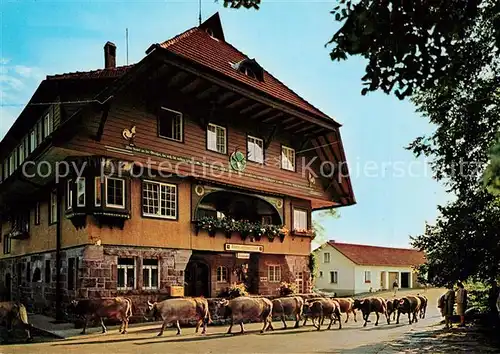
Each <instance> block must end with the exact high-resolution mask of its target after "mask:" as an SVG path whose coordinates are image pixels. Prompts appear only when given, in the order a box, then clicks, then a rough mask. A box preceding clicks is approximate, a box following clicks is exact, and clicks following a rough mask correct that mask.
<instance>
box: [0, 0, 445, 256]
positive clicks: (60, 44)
mask: <svg viewBox="0 0 500 354" xmlns="http://www.w3.org/2000/svg"><path fill="white" fill-rule="evenodd" d="M333 3H334V2H331V3H326V2H310V3H309V2H283V1H273V2H269V1H266V0H264V1H263V4H262V8H261V10H259V11H258V12H256V11H246V10H240V11H235V10H231V9H224V8H223V6H222V0H220V1H219V4H217V3H214V2H213V1H212V0H210V1H203V2H202V12H203V19H206V18H207V17H208V16H210V15H211V14H213V13H214V12H216V11H219V12H220V14H221V18H222V24H223V27H224V31H225V35H226V40H227V41H228V42H230V43H231V44H233V45H235V46H236V47H237V48H239V49H240V50H241V51H243V52H244V53H246V54H247V55H249V56H250V57H252V58H253V57H254V58H256V60H257V61H258V62H259V63H260V64H261V65H262V66H263V67H265V68H266V69H267V70H268V71H270V72H271V73H272V74H274V75H275V76H277V77H278V78H279V79H280V80H281V81H283V82H284V83H285V84H287V85H288V86H289V87H290V88H292V89H293V90H294V91H296V92H297V93H298V94H300V95H301V96H302V97H304V98H305V99H307V100H308V101H310V102H311V103H312V104H314V105H315V106H316V107H318V108H320V109H321V110H322V111H324V112H325V113H327V114H328V115H330V116H332V117H334V118H335V119H336V120H337V121H338V122H340V123H341V124H342V125H343V127H342V128H341V134H342V139H343V142H344V148H345V151H346V155H347V159H348V162H349V166H350V172H351V174H352V177H351V178H352V183H353V187H354V193H355V195H356V199H357V202H358V204H357V205H354V206H350V207H346V208H341V209H340V214H341V217H340V218H339V219H335V220H329V219H326V220H325V219H321V223H322V224H323V226H324V227H325V228H326V235H325V236H326V238H328V239H335V240H336V241H342V242H353V243H366V244H373V245H387V246H396V247H408V245H409V235H416V234H419V233H421V232H422V231H423V228H424V222H425V221H429V222H432V221H434V220H435V218H436V216H437V211H436V205H438V204H442V203H444V202H445V201H446V200H448V197H447V195H446V193H445V191H444V188H443V187H441V186H440V185H439V184H437V182H436V181H434V180H433V179H432V176H431V172H430V169H429V168H428V167H427V166H426V163H425V161H423V160H415V159H414V157H413V156H412V154H411V153H410V152H409V151H406V150H404V146H406V145H407V144H408V143H409V142H411V141H412V139H413V138H415V137H416V136H419V135H422V134H425V133H428V132H431V131H432V129H433V127H432V126H430V125H429V124H428V123H427V120H426V119H425V118H423V117H420V116H418V115H417V114H416V113H415V112H414V111H415V109H414V107H413V106H412V105H411V103H409V102H401V101H399V100H397V98H395V97H394V96H387V95H385V94H382V93H370V94H369V95H368V96H364V97H363V96H361V94H360V91H361V87H362V86H361V81H360V78H361V76H362V75H363V73H364V61H363V60H362V59H360V58H354V59H350V60H348V61H346V62H340V63H338V62H332V61H330V59H329V55H328V54H329V49H328V48H325V43H326V42H327V41H328V40H329V39H330V37H331V35H333V33H334V32H335V30H336V29H337V28H338V25H337V24H336V23H335V21H334V20H333V16H332V15H330V14H329V11H330V10H331V8H332V7H333V5H332V4H333ZM0 6H1V9H0V10H1V13H2V20H1V33H0V36H1V42H0V45H1V48H0V64H1V68H0V70H1V71H0V95H1V96H0V98H1V101H2V106H1V107H0V138H1V137H3V136H4V134H5V133H6V132H7V130H8V129H9V127H10V125H11V124H12V122H13V121H14V119H15V118H16V117H17V115H18V114H19V112H20V111H21V110H22V108H23V104H25V103H26V102H27V101H28V99H29V98H30V97H31V94H32V93H33V92H34V90H35V89H36V87H37V86H38V84H39V82H40V81H41V80H42V79H43V78H44V77H45V75H49V74H56V73H62V72H69V71H85V70H91V69H97V68H102V67H103V62H104V59H103V46H104V43H105V42H106V41H108V40H109V41H112V42H114V43H115V44H116V45H117V47H118V49H117V55H118V59H117V62H118V65H124V64H126V52H125V28H128V29H129V62H130V63H134V62H137V61H139V60H140V59H141V58H142V57H143V56H144V52H145V50H146V49H147V48H148V47H149V45H150V44H152V43H157V42H161V41H163V40H165V39H168V38H170V37H172V36H174V35H176V34H178V33H180V32H182V31H184V30H186V29H188V28H190V27H192V26H195V25H197V19H198V1H197V0H195V1H166V2H160V1H148V2H137V1H134V2H128V1H124V2H115V1H98V2H94V1H88V2H73V1H71V2H59V1H47V2H45V1H25V2H22V3H20V2H17V1H16V2H14V1H12V2H8V1H2V2H1V3H0Z"/></svg>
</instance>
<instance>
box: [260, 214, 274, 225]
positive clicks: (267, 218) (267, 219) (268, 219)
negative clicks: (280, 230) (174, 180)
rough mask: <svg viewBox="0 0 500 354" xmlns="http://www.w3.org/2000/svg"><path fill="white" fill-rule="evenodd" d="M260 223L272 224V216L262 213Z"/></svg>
mask: <svg viewBox="0 0 500 354" xmlns="http://www.w3.org/2000/svg"><path fill="white" fill-rule="evenodd" d="M261 223H262V225H272V224H273V217H272V216H271V215H263V216H262V218H261Z"/></svg>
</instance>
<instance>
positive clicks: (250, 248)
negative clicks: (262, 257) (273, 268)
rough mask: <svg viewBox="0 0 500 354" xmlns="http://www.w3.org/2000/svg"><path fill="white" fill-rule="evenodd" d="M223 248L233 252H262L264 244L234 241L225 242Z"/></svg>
mask: <svg viewBox="0 0 500 354" xmlns="http://www.w3.org/2000/svg"><path fill="white" fill-rule="evenodd" d="M224 249H225V250H226V251H234V252H264V246H259V245H255V246H254V245H241V244H236V243H226V245H225V247H224Z"/></svg>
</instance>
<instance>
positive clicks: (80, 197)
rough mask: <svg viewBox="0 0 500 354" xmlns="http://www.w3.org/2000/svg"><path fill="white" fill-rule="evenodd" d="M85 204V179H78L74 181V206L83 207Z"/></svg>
mask: <svg viewBox="0 0 500 354" xmlns="http://www.w3.org/2000/svg"><path fill="white" fill-rule="evenodd" d="M85 204H86V200H85V177H80V178H78V179H77V180H76V205H77V206H79V207H84V206H85Z"/></svg>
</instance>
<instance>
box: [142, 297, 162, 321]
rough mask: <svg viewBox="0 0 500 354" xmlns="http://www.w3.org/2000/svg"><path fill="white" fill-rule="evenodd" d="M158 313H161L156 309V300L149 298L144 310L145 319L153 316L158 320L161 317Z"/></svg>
mask: <svg viewBox="0 0 500 354" xmlns="http://www.w3.org/2000/svg"><path fill="white" fill-rule="evenodd" d="M158 315H159V314H158V313H157V310H156V302H150V301H149V300H148V304H147V307H146V311H144V319H145V320H146V321H148V320H149V319H150V318H153V319H154V320H155V321H156V320H157V319H158V317H159V316H158Z"/></svg>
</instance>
